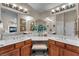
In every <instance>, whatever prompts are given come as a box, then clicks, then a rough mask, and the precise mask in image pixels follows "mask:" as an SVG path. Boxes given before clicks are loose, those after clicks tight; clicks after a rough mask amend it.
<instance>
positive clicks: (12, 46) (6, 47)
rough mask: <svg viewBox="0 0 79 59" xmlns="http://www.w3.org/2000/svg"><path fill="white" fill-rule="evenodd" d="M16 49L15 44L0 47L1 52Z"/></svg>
mask: <svg viewBox="0 0 79 59" xmlns="http://www.w3.org/2000/svg"><path fill="white" fill-rule="evenodd" d="M13 49H14V45H8V46H5V47H1V48H0V54H2V53H5V52H7V51H10V50H13Z"/></svg>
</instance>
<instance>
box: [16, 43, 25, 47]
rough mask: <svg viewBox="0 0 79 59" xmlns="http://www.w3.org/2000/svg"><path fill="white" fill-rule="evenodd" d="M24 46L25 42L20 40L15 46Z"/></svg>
mask: <svg viewBox="0 0 79 59" xmlns="http://www.w3.org/2000/svg"><path fill="white" fill-rule="evenodd" d="M23 46H24V42H19V43H16V44H15V48H21V47H23Z"/></svg>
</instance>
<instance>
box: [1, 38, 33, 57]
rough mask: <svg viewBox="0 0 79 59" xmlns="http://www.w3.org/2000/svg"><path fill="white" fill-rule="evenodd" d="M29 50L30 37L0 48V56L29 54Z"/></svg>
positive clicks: (30, 45) (30, 50)
mask: <svg viewBox="0 0 79 59" xmlns="http://www.w3.org/2000/svg"><path fill="white" fill-rule="evenodd" d="M31 52H32V40H31V39H30V40H26V41H23V42H19V43H16V44H13V45H8V46H5V47H2V48H0V56H30V55H31Z"/></svg>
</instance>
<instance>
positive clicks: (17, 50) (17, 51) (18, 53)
mask: <svg viewBox="0 0 79 59" xmlns="http://www.w3.org/2000/svg"><path fill="white" fill-rule="evenodd" d="M19 55H20V50H19V49H15V50H12V51H9V52H6V53H4V54H1V56H19Z"/></svg>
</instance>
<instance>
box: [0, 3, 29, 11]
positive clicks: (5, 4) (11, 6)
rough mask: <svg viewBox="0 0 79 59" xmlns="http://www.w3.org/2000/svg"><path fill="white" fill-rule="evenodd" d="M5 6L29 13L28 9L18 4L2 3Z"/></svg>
mask: <svg viewBox="0 0 79 59" xmlns="http://www.w3.org/2000/svg"><path fill="white" fill-rule="evenodd" d="M2 5H3V6H6V7H9V8H13V9H15V10H18V11H21V12H23V13H27V10H28V9H26V8H23V7H22V6H17V5H16V4H10V3H2Z"/></svg>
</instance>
